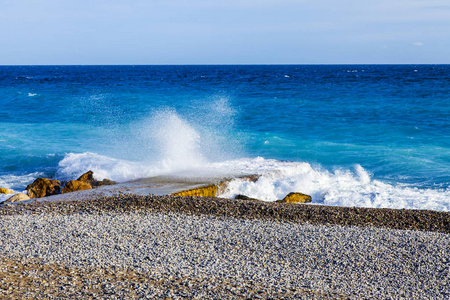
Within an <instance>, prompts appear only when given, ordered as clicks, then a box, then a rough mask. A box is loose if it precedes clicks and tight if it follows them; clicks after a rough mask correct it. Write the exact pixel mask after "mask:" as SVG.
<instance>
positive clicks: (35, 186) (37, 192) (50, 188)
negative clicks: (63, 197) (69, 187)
mask: <svg viewBox="0 0 450 300" xmlns="http://www.w3.org/2000/svg"><path fill="white" fill-rule="evenodd" d="M26 190H27V194H28V197H30V198H42V197H46V196H51V195H56V194H59V192H60V190H61V182H59V180H52V179H47V178H38V179H36V180H35V181H34V182H33V183H32V184H29V185H28V186H27V187H26Z"/></svg>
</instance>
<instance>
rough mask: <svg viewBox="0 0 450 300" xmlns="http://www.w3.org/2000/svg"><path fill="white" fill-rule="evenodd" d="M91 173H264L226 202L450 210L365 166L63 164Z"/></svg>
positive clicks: (100, 160)
mask: <svg viewBox="0 0 450 300" xmlns="http://www.w3.org/2000/svg"><path fill="white" fill-rule="evenodd" d="M88 169H89V170H92V171H94V173H95V174H96V177H97V179H103V178H110V179H112V180H116V181H128V180H133V179H138V178H145V177H152V176H159V175H173V176H176V175H179V172H185V174H188V175H189V176H191V177H196V176H197V177H203V178H204V177H206V176H208V177H211V178H213V177H214V178H219V177H227V176H240V175H244V174H260V175H261V177H260V178H259V180H258V181H256V182H249V181H245V180H241V179H234V180H233V181H231V182H230V183H229V185H228V189H227V190H226V191H225V193H223V194H222V195H220V196H222V197H228V198H233V197H234V196H236V195H237V194H244V195H246V196H249V197H253V198H257V199H261V200H264V201H274V200H277V199H282V198H283V197H284V196H286V195H287V194H288V193H290V192H301V193H305V194H308V195H311V196H312V201H313V203H314V204H325V205H335V206H359V207H384V208H408V209H432V210H438V211H450V190H449V189H446V190H432V189H418V188H413V187H407V186H400V185H391V184H388V183H384V182H381V181H379V180H374V179H372V176H371V175H370V174H369V173H368V172H367V171H366V170H365V169H364V168H363V167H361V166H360V165H355V167H354V168H353V169H337V170H333V171H330V170H325V169H323V168H321V167H320V166H316V167H314V166H312V165H310V164H308V163H305V162H283V161H277V160H272V159H264V158H261V157H258V158H254V159H239V160H230V161H224V162H219V163H207V162H205V163H204V164H203V165H202V166H198V165H194V166H193V167H192V168H188V167H187V166H186V165H184V166H183V167H181V168H178V171H177V169H176V168H175V167H174V166H173V165H167V164H166V163H165V162H160V163H156V164H151V163H148V164H145V163H142V162H130V161H124V160H118V159H113V158H109V157H105V156H101V155H98V154H94V153H83V154H68V155H67V156H66V157H65V158H64V159H63V160H62V161H61V162H60V171H61V174H64V175H66V176H67V177H72V178H73V177H76V176H79V175H80V174H82V173H83V172H85V171H86V170H88Z"/></svg>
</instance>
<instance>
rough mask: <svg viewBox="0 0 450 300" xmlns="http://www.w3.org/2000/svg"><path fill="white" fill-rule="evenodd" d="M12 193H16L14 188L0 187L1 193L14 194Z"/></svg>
mask: <svg viewBox="0 0 450 300" xmlns="http://www.w3.org/2000/svg"><path fill="white" fill-rule="evenodd" d="M12 193H14V191H13V190H10V189H5V188H0V194H12Z"/></svg>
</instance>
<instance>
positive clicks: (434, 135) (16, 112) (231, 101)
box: [0, 65, 450, 211]
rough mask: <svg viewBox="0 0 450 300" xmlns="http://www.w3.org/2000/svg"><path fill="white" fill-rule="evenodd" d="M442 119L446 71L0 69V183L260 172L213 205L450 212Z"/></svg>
mask: <svg viewBox="0 0 450 300" xmlns="http://www.w3.org/2000/svg"><path fill="white" fill-rule="evenodd" d="M449 120H450V65H417V66H415V65H308V66H302V65H300V66H295V65H286V66H283V65H280V66H0V187H6V188H11V189H14V190H16V191H21V190H23V189H24V188H25V186H26V185H27V184H29V183H31V182H32V181H33V180H34V179H35V178H37V177H53V178H57V179H61V180H65V179H73V178H74V177H76V176H79V175H80V174H82V173H84V172H85V171H87V170H89V169H90V170H93V171H94V173H95V174H96V176H97V177H98V179H102V178H103V177H106V178H110V179H113V180H116V181H128V180H133V179H138V178H144V177H152V176H158V175H174V174H185V176H199V177H202V176H203V177H220V176H230V175H231V176H233V175H241V174H251V173H259V174H262V175H263V176H262V177H261V179H260V180H258V182H256V183H250V182H244V181H235V182H233V183H232V184H231V185H230V190H229V191H227V193H226V194H225V195H224V196H227V197H232V196H234V195H235V194H238V193H243V194H246V195H248V196H251V197H255V198H259V199H263V200H268V201H272V200H276V199H279V198H282V197H284V196H285V195H286V194H287V193H288V192H291V191H299V192H303V193H307V194H310V195H312V196H313V202H314V203H318V204H327V205H344V206H367V207H393V208H418V209H434V210H443V211H449V210H450V187H449V184H450V121H449ZM2 197H3V198H2ZM4 197H5V196H0V201H1V199H4Z"/></svg>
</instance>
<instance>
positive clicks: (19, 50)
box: [0, 0, 450, 65]
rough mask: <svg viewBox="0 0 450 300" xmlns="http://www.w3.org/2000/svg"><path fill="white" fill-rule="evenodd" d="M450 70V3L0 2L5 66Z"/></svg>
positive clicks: (286, 0)
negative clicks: (440, 66)
mask: <svg viewBox="0 0 450 300" xmlns="http://www.w3.org/2000/svg"><path fill="white" fill-rule="evenodd" d="M345 63H355V64H360V63H400V64H401V63H413V64H420V63H450V1H449V0H375V1H363V0H340V1H336V0H316V1H313V0H309V1H303V0H297V1H293V0H260V1H256V0H254V1H248V0H242V1H237V0H226V1H221V0H216V1H213V0H189V1H187V0H186V1H184V0H145V1H144V0H127V1H124V0H123V1H118V0H89V1H86V0H77V1H62V0H61V1H56V0H36V1H33V0H22V1H21V0H0V65H14V64H345Z"/></svg>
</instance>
